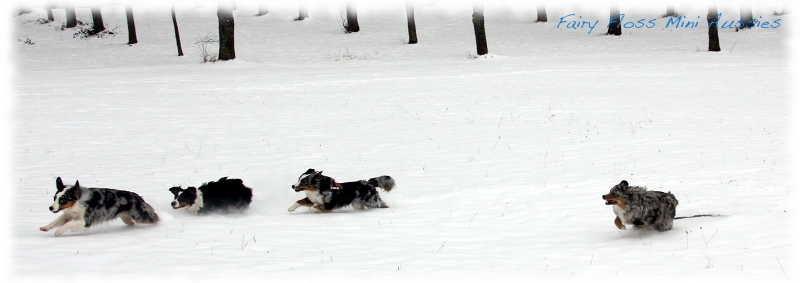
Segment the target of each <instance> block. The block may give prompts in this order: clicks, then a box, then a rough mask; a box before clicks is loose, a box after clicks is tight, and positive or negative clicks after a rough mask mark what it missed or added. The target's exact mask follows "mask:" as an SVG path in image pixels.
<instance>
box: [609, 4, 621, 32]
mask: <svg viewBox="0 0 800 283" xmlns="http://www.w3.org/2000/svg"><path fill="white" fill-rule="evenodd" d="M620 20H621V17H620V14H619V1H616V2H614V3H611V17H610V20H609V22H608V33H606V34H610V35H622V23H620Z"/></svg>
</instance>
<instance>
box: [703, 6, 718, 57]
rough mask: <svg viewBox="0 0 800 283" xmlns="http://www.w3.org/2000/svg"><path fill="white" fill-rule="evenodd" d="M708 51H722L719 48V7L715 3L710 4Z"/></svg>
mask: <svg viewBox="0 0 800 283" xmlns="http://www.w3.org/2000/svg"><path fill="white" fill-rule="evenodd" d="M706 19H707V20H708V51H720V48H719V33H718V32H717V25H719V14H717V5H716V4H714V3H709V4H708V16H707V17H706Z"/></svg>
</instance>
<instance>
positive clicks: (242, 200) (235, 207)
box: [169, 177, 253, 214]
mask: <svg viewBox="0 0 800 283" xmlns="http://www.w3.org/2000/svg"><path fill="white" fill-rule="evenodd" d="M169 191H170V192H172V194H173V195H175V200H173V201H172V208H174V209H180V208H184V207H185V208H186V210H187V211H189V212H191V213H194V214H206V213H215V212H221V213H228V212H240V211H243V210H245V209H247V208H248V207H250V201H251V200H252V199H253V190H252V189H250V188H248V187H246V186H245V185H244V183H243V182H242V180H241V179H228V177H222V178H220V179H219V181H216V182H214V181H211V182H208V183H205V184H203V185H202V186H200V188H195V187H189V188H187V189H185V190H184V189H183V188H181V187H172V188H170V189H169Z"/></svg>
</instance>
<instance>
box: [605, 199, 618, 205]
mask: <svg viewBox="0 0 800 283" xmlns="http://www.w3.org/2000/svg"><path fill="white" fill-rule="evenodd" d="M616 203H617V202H616V201H613V200H608V201H606V205H612V204H616Z"/></svg>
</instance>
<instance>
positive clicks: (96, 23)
mask: <svg viewBox="0 0 800 283" xmlns="http://www.w3.org/2000/svg"><path fill="white" fill-rule="evenodd" d="M90 9H91V10H92V31H91V32H89V34H90V35H92V34H98V33H100V32H102V31H104V30H106V27H105V24H103V14H102V13H100V7H91V8H90Z"/></svg>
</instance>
